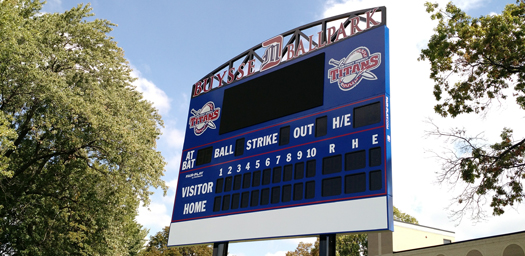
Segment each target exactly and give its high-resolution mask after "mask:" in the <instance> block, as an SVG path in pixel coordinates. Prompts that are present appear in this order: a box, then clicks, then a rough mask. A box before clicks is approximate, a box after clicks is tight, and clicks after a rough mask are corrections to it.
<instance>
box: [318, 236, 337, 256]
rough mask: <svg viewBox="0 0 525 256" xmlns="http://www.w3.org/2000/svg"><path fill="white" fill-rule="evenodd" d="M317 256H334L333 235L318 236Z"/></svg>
mask: <svg viewBox="0 0 525 256" xmlns="http://www.w3.org/2000/svg"><path fill="white" fill-rule="evenodd" d="M319 256H335V234H323V235H319Z"/></svg>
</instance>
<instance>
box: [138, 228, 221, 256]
mask: <svg viewBox="0 0 525 256" xmlns="http://www.w3.org/2000/svg"><path fill="white" fill-rule="evenodd" d="M169 230H170V228H169V226H166V227H164V228H163V229H162V231H159V232H157V234H155V235H154V236H150V240H149V242H148V244H147V245H146V248H144V250H142V251H141V252H140V253H139V255H140V256H159V255H164V256H211V255H212V254H213V248H212V247H211V246H208V245H197V246H187V247H168V235H169Z"/></svg>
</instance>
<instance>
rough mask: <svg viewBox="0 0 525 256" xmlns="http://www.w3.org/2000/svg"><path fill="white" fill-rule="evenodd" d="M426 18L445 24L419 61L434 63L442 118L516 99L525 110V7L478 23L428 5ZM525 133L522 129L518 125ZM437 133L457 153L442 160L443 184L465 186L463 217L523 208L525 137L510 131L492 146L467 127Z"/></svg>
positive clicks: (448, 8)
mask: <svg viewBox="0 0 525 256" xmlns="http://www.w3.org/2000/svg"><path fill="white" fill-rule="evenodd" d="M426 6H427V12H428V13H430V14H431V18H432V19H433V20H437V21H438V25H437V27H436V28H435V34H434V35H432V37H431V39H430V41H429V43H428V48H427V49H423V50H422V51H421V55H420V60H428V61H430V64H431V69H430V71H431V74H430V78H432V79H433V80H434V83H435V85H434V96H435V98H436V100H437V101H438V103H437V104H436V106H435V108H434V110H435V111H436V112H437V113H438V114H440V115H442V116H443V117H447V116H451V117H456V116H458V115H460V114H467V113H475V114H484V113H486V111H488V110H489V107H490V106H491V105H493V104H494V103H496V102H503V101H504V100H507V99H515V102H516V104H517V105H518V106H519V107H520V108H521V109H525V2H524V1H523V0H521V1H517V2H516V4H509V5H507V6H506V7H505V9H504V10H503V12H502V13H501V14H496V15H487V16H482V17H479V18H472V17H470V16H468V15H466V14H465V13H464V12H463V11H461V10H460V9H459V8H458V7H456V6H455V5H453V4H452V3H449V4H448V5H447V6H446V7H445V9H439V8H438V5H437V4H431V3H426ZM519 128H523V127H519ZM431 134H432V135H437V136H440V137H445V138H448V139H449V141H450V142H452V143H453V144H454V145H455V146H456V147H457V149H458V150H456V151H452V152H451V154H450V155H440V156H439V157H441V158H442V160H443V170H444V171H443V173H442V174H441V176H440V177H439V179H440V181H442V182H443V181H450V182H451V183H456V182H457V181H464V182H466V187H465V188H464V190H463V191H462V192H461V194H460V195H459V196H457V198H456V200H455V201H457V202H458V203H459V205H460V208H459V210H456V211H454V215H455V217H457V218H462V217H463V216H464V214H466V213H468V212H470V213H471V214H472V215H471V217H472V218H473V219H479V218H482V217H483V216H484V211H483V209H482V206H483V205H484V203H485V202H486V200H490V201H491V202H490V206H491V207H492V210H493V214H494V215H501V214H503V213H504V207H506V206H509V205H510V206H512V205H514V204H516V203H521V202H522V200H523V197H524V194H523V180H524V179H525V169H524V168H525V138H517V139H515V138H514V137H513V130H512V129H510V128H504V129H503V131H502V132H501V134H500V138H501V140H500V141H498V142H495V143H492V144H491V143H488V142H487V141H485V140H484V139H483V138H482V137H481V136H479V135H475V136H471V135H468V134H467V132H466V131H465V130H464V129H452V130H451V131H450V132H445V131H441V130H439V129H438V127H437V126H436V129H435V131H434V132H431Z"/></svg>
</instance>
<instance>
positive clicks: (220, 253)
mask: <svg viewBox="0 0 525 256" xmlns="http://www.w3.org/2000/svg"><path fill="white" fill-rule="evenodd" d="M213 256H228V242H221V243H213Z"/></svg>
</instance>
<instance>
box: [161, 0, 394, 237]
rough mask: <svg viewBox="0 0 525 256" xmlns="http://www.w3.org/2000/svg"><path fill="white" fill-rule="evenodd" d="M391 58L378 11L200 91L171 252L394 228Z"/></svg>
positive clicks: (217, 77)
mask: <svg viewBox="0 0 525 256" xmlns="http://www.w3.org/2000/svg"><path fill="white" fill-rule="evenodd" d="M316 28H318V32H317V33H315V34H306V33H305V32H303V31H306V30H308V31H315V29H316ZM388 56H389V54H388V28H387V27H386V9H385V8H384V7H378V8H372V9H368V10H362V11H357V12H352V13H347V14H344V15H339V16H336V17H332V18H328V19H325V20H321V21H318V22H314V23H311V24H307V25H305V26H303V27H300V28H296V29H294V30H291V31H288V32H286V33H283V34H281V35H278V36H276V37H273V38H271V39H269V40H266V41H265V42H262V43H261V44H260V45H259V46H256V47H254V48H252V49H250V50H248V51H246V52H244V53H243V54H241V55H239V56H237V57H236V58H234V59H232V60H230V61H229V62H227V63H225V64H224V65H222V66H220V67H219V68H217V69H216V70H214V71H212V72H211V73H210V74H209V75H207V76H205V77H204V78H203V79H200V80H199V81H198V82H196V83H195V84H194V86H193V89H192V100H191V103H190V111H189V113H188V123H187V130H186V137H185V141H184V149H183V153H182V161H181V167H180V173H179V179H178V186H177V193H176V197H175V205H174V208H173V215H172V221H171V226H170V233H169V240H168V245H170V246H180V245H191V244H203V243H213V242H224V241H242V240H254V239H266V238H275V237H293V236H307V235H317V234H327V233H348V232H365V231H378V230H393V220H392V189H391V181H392V177H391V176H392V175H391V152H390V142H391V138H390V96H389V94H390V92H389V72H388V70H389V61H388Z"/></svg>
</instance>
